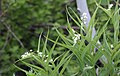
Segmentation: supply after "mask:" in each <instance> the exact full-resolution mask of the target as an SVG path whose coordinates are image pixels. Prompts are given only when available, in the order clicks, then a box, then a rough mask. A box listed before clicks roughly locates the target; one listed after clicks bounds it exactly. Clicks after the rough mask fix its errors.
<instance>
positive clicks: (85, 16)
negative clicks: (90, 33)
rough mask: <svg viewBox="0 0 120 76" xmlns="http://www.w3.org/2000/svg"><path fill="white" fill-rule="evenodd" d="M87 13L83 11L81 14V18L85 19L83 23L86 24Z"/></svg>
mask: <svg viewBox="0 0 120 76" xmlns="http://www.w3.org/2000/svg"><path fill="white" fill-rule="evenodd" d="M87 18H88V17H87V13H82V15H81V20H82V21H83V24H86V23H87V22H86V20H87Z"/></svg>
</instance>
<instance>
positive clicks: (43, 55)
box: [37, 51, 53, 62]
mask: <svg viewBox="0 0 120 76" xmlns="http://www.w3.org/2000/svg"><path fill="white" fill-rule="evenodd" d="M37 53H38V56H40V57H44V58H48V55H45V54H43V53H42V52H40V51H37ZM52 61H53V59H50V60H49V62H52ZM44 62H47V59H45V60H44Z"/></svg>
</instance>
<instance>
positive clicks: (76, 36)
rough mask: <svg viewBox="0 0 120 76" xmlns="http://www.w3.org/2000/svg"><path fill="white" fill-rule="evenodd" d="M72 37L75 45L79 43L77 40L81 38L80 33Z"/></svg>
mask: <svg viewBox="0 0 120 76" xmlns="http://www.w3.org/2000/svg"><path fill="white" fill-rule="evenodd" d="M72 39H73V42H74V44H73V45H75V44H76V43H77V40H79V39H80V34H74V37H72Z"/></svg>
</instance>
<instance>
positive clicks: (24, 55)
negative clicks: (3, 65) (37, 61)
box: [21, 52, 32, 59]
mask: <svg viewBox="0 0 120 76" xmlns="http://www.w3.org/2000/svg"><path fill="white" fill-rule="evenodd" d="M31 55H32V53H29V52H25V53H24V54H23V55H21V57H22V59H25V58H29V57H31Z"/></svg>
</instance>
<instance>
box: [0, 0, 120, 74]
mask: <svg viewBox="0 0 120 76" xmlns="http://www.w3.org/2000/svg"><path fill="white" fill-rule="evenodd" d="M99 1H101V3H100V2H99ZM118 1H119V0H118ZM110 3H114V4H115V2H114V1H113V0H88V6H89V9H90V12H91V15H92V19H91V21H90V24H89V28H86V27H85V26H84V25H82V21H81V20H80V19H79V16H78V15H77V14H76V12H75V11H76V10H74V11H73V9H76V8H75V5H74V2H73V3H68V1H67V0H36V1H34V0H2V16H0V55H1V58H0V65H1V66H0V73H2V76H6V75H10V76H12V74H13V73H14V72H16V71H17V70H16V68H15V67H17V68H18V69H20V70H22V71H23V72H25V73H26V74H27V75H28V76H48V75H51V76H53V75H55V76H80V75H82V76H96V75H95V74H96V70H95V66H98V65H96V62H97V61H98V60H99V59H100V61H101V62H102V63H103V65H104V67H98V69H99V71H98V75H99V76H108V75H109V74H110V76H117V74H118V73H119V70H120V67H119V66H120V65H119V63H120V56H119V54H120V49H119V48H120V39H119V38H120V34H119V29H120V27H119V21H120V18H119V17H120V15H119V10H120V9H119V8H118V2H116V3H117V4H115V5H114V6H113V7H112V8H111V9H109V10H108V7H109V4H110ZM66 4H68V5H70V6H72V9H71V8H68V9H67V21H66V14H65V5H66ZM96 7H97V8H96ZM73 22H74V23H73ZM67 23H68V24H67ZM66 24H67V27H68V28H67V35H66V34H63V30H61V29H59V27H60V26H61V25H66ZM71 24H74V25H77V26H78V28H79V29H80V30H78V31H75V32H74V31H73V29H72V26H71ZM48 25H52V26H54V25H55V26H56V27H58V28H56V27H53V29H55V30H56V31H57V33H56V32H55V31H54V30H51V29H50V30H51V31H50V33H49V38H48V36H47V37H46V40H45V39H44V38H43V36H45V35H46V27H48ZM50 27H51V26H50ZM93 27H95V28H96V29H97V33H96V36H95V37H94V38H93V39H92V35H91V34H92V30H91V29H92V28H93ZM44 28H45V29H44ZM41 32H43V34H42V36H41V39H40V40H41V41H40V42H39V45H38V49H37V42H38V40H37V39H38V36H39V34H40V33H41ZM65 33H66V32H65ZM84 33H86V35H84ZM58 35H59V36H60V38H57V39H56V37H57V36H58ZM78 36H79V37H78ZM76 38H77V41H76V42H77V43H76V42H74V41H75V40H73V39H76ZM55 39H56V41H55ZM48 40H49V41H48ZM98 40H100V41H101V44H99V43H97V41H98ZM50 41H51V42H53V43H51V42H50ZM85 41H87V42H89V44H88V45H86V44H85V43H84V42H85ZM111 46H113V47H111ZM41 47H42V48H41ZM94 48H97V49H98V51H97V52H96V53H94ZM30 49H33V50H34V51H33V52H30V53H28V52H27V51H28V50H30ZM36 51H39V52H41V53H42V55H45V56H42V57H41V54H40V55H38V54H39V52H36ZM24 52H27V53H28V55H29V54H30V56H31V57H28V58H25V59H20V55H22V54H23V53H24ZM47 55H48V56H47ZM22 56H24V55H22ZM18 59H20V60H18ZM50 59H53V61H52V62H49V60H50ZM16 60H18V61H16ZM15 61H16V63H15V64H16V65H14V66H15V67H14V66H13V65H12V64H13V63H14V62H15ZM17 64H23V65H25V66H28V67H29V68H30V70H29V71H27V70H25V69H22V68H21V66H19V65H18V66H17ZM37 64H39V65H40V66H42V67H38V66H37Z"/></svg>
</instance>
